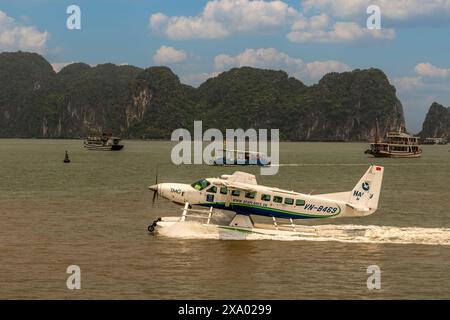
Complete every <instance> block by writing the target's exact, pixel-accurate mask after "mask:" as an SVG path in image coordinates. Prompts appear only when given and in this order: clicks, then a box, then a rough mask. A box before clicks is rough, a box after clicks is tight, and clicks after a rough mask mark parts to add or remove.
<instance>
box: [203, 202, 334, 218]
mask: <svg viewBox="0 0 450 320" xmlns="http://www.w3.org/2000/svg"><path fill="white" fill-rule="evenodd" d="M208 204H210V205H223V206H225V202H209V203H208V202H206V203H204V204H203V205H208ZM230 206H235V207H239V206H241V207H246V208H255V209H260V210H267V211H272V212H280V213H284V214H288V215H293V216H300V217H310V218H332V217H336V216H338V215H339V214H340V213H341V211H342V209H341V207H340V206H339V205H338V204H336V206H337V207H338V208H339V211H338V212H337V213H335V214H333V215H327V216H324V215H315V214H308V213H299V212H292V211H287V210H282V209H275V208H269V207H261V206H257V205H253V204H245V203H238V202H231V203H230ZM225 210H227V209H225ZM256 215H258V214H256Z"/></svg>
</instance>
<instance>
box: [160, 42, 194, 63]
mask: <svg viewBox="0 0 450 320" xmlns="http://www.w3.org/2000/svg"><path fill="white" fill-rule="evenodd" d="M186 59H187V54H186V52H184V51H182V50H177V49H175V48H174V47H167V46H161V47H160V48H159V49H158V50H157V51H156V53H155V54H154V55H153V61H154V62H155V63H156V64H161V65H166V64H170V63H180V62H183V61H184V60H186Z"/></svg>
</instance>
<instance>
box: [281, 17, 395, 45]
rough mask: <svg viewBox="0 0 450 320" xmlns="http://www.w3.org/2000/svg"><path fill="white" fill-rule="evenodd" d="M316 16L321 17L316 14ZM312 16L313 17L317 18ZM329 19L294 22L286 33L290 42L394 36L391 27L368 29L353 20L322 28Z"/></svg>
mask: <svg viewBox="0 0 450 320" xmlns="http://www.w3.org/2000/svg"><path fill="white" fill-rule="evenodd" d="M317 17H323V15H322V16H317ZM317 17H313V18H317ZM328 21H329V19H325V18H322V19H321V20H319V23H314V21H313V22H311V21H308V19H302V20H300V21H298V22H297V23H295V24H294V25H293V27H292V29H293V30H292V31H291V32H290V33H289V34H288V35H287V38H288V39H289V40H290V41H291V42H296V43H305V42H327V43H342V42H354V41H359V40H362V39H373V40H382V39H387V40H391V39H394V38H395V31H394V30H393V29H381V30H369V29H368V28H366V27H361V26H359V25H358V24H356V23H354V22H336V23H335V24H334V25H333V26H332V27H331V28H328V29H327V30H323V29H322V28H321V27H325V26H327V25H328Z"/></svg>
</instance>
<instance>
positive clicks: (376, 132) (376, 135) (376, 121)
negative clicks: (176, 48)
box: [375, 118, 379, 143]
mask: <svg viewBox="0 0 450 320" xmlns="http://www.w3.org/2000/svg"><path fill="white" fill-rule="evenodd" d="M378 141H379V137H378V118H375V143H378Z"/></svg>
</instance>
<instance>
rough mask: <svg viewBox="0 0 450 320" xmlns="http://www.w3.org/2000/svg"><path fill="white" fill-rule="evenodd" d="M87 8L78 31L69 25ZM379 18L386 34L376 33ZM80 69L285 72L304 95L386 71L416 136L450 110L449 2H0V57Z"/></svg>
mask: <svg viewBox="0 0 450 320" xmlns="http://www.w3.org/2000/svg"><path fill="white" fill-rule="evenodd" d="M71 5H76V6H78V7H79V8H80V19H79V20H80V27H81V29H69V28H68V27H67V20H68V19H69V21H72V22H73V21H74V20H73V19H72V17H71V15H72V13H73V11H70V12H69V13H67V9H68V7H69V6H71ZM371 5H375V6H377V7H378V8H379V9H380V18H381V19H380V26H379V27H380V29H375V30H373V29H369V28H368V26H367V20H368V19H369V20H370V22H373V21H375V20H372V19H371V16H372V13H373V12H374V11H370V13H367V10H368V7H369V6H371ZM17 50H22V51H29V52H37V53H40V54H42V55H43V56H44V57H45V58H46V59H47V60H48V61H49V62H50V63H51V64H52V65H53V67H54V69H55V70H56V71H58V70H60V69H61V68H62V67H64V66H65V65H67V64H70V63H73V62H85V63H88V64H90V65H96V64H101V63H115V64H130V65H135V66H138V67H142V68H147V67H150V66H159V65H166V66H168V67H170V68H171V69H172V70H173V71H174V72H175V73H176V74H177V75H178V76H179V77H180V79H181V81H182V82H183V83H186V84H190V85H193V86H198V85H199V84H200V83H202V82H204V81H206V80H207V79H208V78H210V77H214V76H217V75H218V74H219V73H220V72H223V71H226V70H228V69H230V68H233V67H240V66H253V67H259V68H268V69H276V70H284V71H286V72H287V73H288V74H289V75H291V76H294V77H296V78H298V79H299V80H301V81H302V82H304V83H305V84H307V85H312V84H314V83H317V82H318V81H319V80H320V78H321V77H322V76H323V75H325V74H326V73H328V72H343V71H349V70H353V69H365V68H371V67H375V68H380V69H382V70H383V71H384V72H385V73H386V74H387V76H388V78H389V81H390V82H391V83H392V84H393V85H395V87H396V88H397V95H398V97H399V98H400V100H401V102H402V104H403V107H404V110H405V117H406V125H407V127H408V129H409V130H410V131H412V132H414V133H418V132H419V131H420V130H421V128H422V123H423V120H424V118H425V115H426V112H427V111H428V108H429V106H430V105H431V104H432V102H434V101H437V102H439V103H441V104H443V105H444V106H450V0H303V1H300V0H295V1H294V0H283V1H271V0H215V1H207V0H110V1H107V0H72V1H65V0H59V1H57V0H34V1H33V0H28V1H26V0H0V52H4V51H17Z"/></svg>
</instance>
